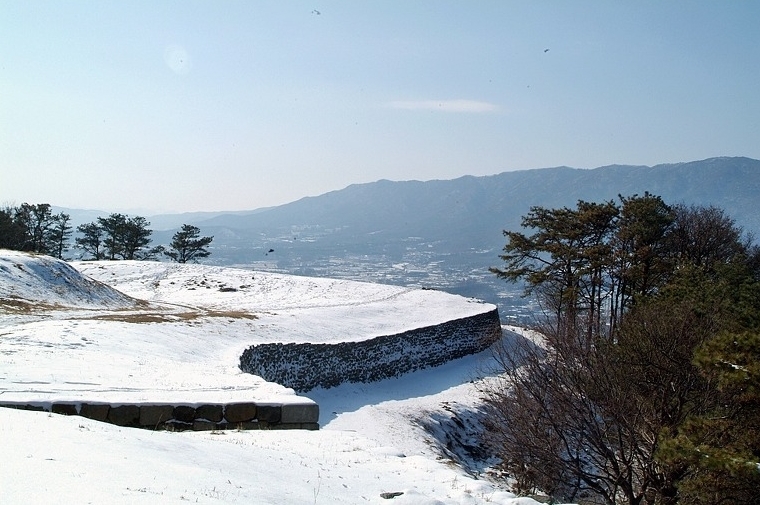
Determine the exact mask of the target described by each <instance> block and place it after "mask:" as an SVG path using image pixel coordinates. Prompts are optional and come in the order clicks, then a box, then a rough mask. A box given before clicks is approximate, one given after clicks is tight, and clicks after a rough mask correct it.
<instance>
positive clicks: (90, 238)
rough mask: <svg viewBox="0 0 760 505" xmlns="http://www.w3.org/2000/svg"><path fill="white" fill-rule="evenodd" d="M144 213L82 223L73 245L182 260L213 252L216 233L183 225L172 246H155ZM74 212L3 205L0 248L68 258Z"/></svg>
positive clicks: (96, 255) (90, 251)
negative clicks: (152, 243)
mask: <svg viewBox="0 0 760 505" xmlns="http://www.w3.org/2000/svg"><path fill="white" fill-rule="evenodd" d="M149 227H150V222H149V221H148V220H147V219H146V218H144V217H142V216H134V217H130V216H128V215H124V214H119V213H113V214H110V215H108V216H106V217H98V218H97V219H96V220H95V221H93V222H91V223H87V224H82V225H79V226H77V228H76V232H77V236H75V237H74V248H76V249H78V250H80V251H81V252H82V259H89V260H154V259H158V258H159V257H160V256H166V257H168V258H169V259H171V260H172V261H176V262H178V263H187V262H193V261H197V260H199V259H202V258H206V257H208V256H210V254H211V252H210V251H209V250H208V246H209V245H210V244H211V242H212V240H213V237H202V236H201V235H200V229H199V228H198V227H195V226H192V225H188V224H183V225H182V227H181V228H180V230H179V231H177V232H176V233H175V234H174V236H173V237H172V241H171V243H170V244H169V246H168V247H166V246H163V245H158V246H151V242H152V239H151V235H152V234H153V231H152V230H151V229H150V228H149ZM73 235H74V228H73V226H72V225H71V216H69V215H68V214H66V213H64V212H60V213H58V214H53V211H52V207H51V206H50V204H47V203H43V204H28V203H23V204H21V205H20V206H17V207H13V206H6V207H5V208H2V209H0V248H2V249H12V250H18V251H29V252H34V253H39V254H47V255H50V256H55V257H56V258H59V259H63V257H64V253H65V252H66V251H69V250H70V249H71V237H72V236H73Z"/></svg>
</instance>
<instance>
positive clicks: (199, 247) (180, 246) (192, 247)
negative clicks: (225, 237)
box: [164, 224, 214, 263]
mask: <svg viewBox="0 0 760 505" xmlns="http://www.w3.org/2000/svg"><path fill="white" fill-rule="evenodd" d="M200 232H201V230H200V229H199V228H197V227H195V226H191V225H189V224H183V225H182V229H181V230H179V231H178V232H177V233H175V234H174V236H173V237H172V242H171V244H170V246H169V247H170V249H169V250H168V251H165V252H164V254H166V255H167V256H168V257H170V258H171V259H172V260H173V261H176V262H178V263H187V262H191V261H197V260H198V259H200V258H207V257H208V256H210V255H211V253H210V252H209V251H208V249H206V247H207V246H208V245H209V244H210V243H211V241H212V240H214V237H200Z"/></svg>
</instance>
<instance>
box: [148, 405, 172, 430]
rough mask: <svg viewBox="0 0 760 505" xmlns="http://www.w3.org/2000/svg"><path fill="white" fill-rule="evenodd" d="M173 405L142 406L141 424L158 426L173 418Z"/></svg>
mask: <svg viewBox="0 0 760 505" xmlns="http://www.w3.org/2000/svg"><path fill="white" fill-rule="evenodd" d="M173 414H174V407H173V406H172V405H143V406H141V407H140V426H149V427H152V428H158V427H159V426H160V425H162V424H164V423H165V422H166V421H168V420H169V419H171V418H172V415H173Z"/></svg>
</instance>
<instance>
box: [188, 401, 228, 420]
mask: <svg viewBox="0 0 760 505" xmlns="http://www.w3.org/2000/svg"><path fill="white" fill-rule="evenodd" d="M222 417H224V408H223V407H222V406H221V405H201V406H200V407H198V408H197V409H195V418H196V419H199V420H206V421H212V422H215V423H218V422H219V421H221V420H222Z"/></svg>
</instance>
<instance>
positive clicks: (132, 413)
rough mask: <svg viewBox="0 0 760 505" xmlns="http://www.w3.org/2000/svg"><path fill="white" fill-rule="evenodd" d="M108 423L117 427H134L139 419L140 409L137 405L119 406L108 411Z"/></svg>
mask: <svg viewBox="0 0 760 505" xmlns="http://www.w3.org/2000/svg"><path fill="white" fill-rule="evenodd" d="M107 419H108V422H109V423H113V424H116V425H118V426H134V425H136V424H137V422H138V421H139V419H140V408H139V407H138V406H137V405H119V406H118V407H111V409H110V410H109V411H108V418H107Z"/></svg>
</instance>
